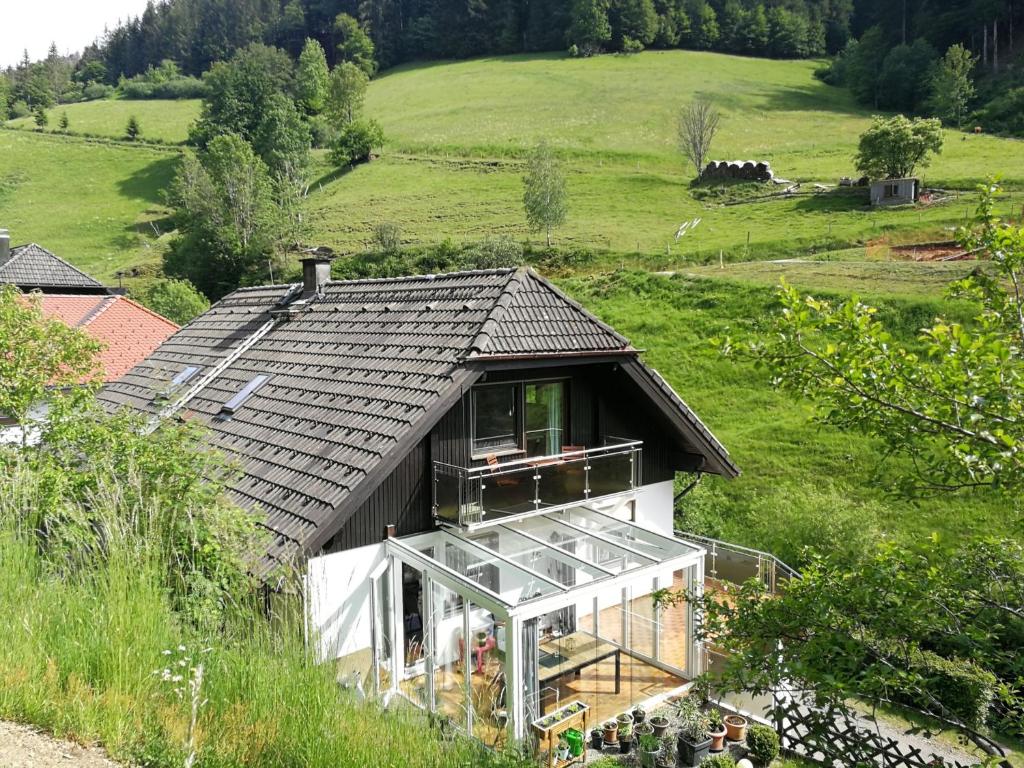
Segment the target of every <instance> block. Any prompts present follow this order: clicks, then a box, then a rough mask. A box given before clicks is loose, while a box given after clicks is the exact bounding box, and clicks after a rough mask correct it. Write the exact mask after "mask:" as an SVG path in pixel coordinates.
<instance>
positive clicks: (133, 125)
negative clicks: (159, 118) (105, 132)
mask: <svg viewBox="0 0 1024 768" xmlns="http://www.w3.org/2000/svg"><path fill="white" fill-rule="evenodd" d="M141 135H142V127H141V126H140V125H139V120H138V118H136V117H135V115H132V116H131V117H129V118H128V125H126V126H125V129H124V137H125V138H126V139H128V141H135V140H136V139H137V138H139V136H141Z"/></svg>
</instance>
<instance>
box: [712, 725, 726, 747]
mask: <svg viewBox="0 0 1024 768" xmlns="http://www.w3.org/2000/svg"><path fill="white" fill-rule="evenodd" d="M725 734H726V730H725V726H724V725H723V726H722V727H721V728H719V729H718V730H717V731H711V733H709V734H708V735H709V736H710V737H711V748H710V751H711V752H721V751H722V750H724V749H725Z"/></svg>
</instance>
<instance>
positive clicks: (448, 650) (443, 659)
mask: <svg viewBox="0 0 1024 768" xmlns="http://www.w3.org/2000/svg"><path fill="white" fill-rule="evenodd" d="M431 596H432V600H431V612H430V622H429V625H428V637H429V638H430V644H431V650H430V653H431V660H432V662H433V664H432V668H433V675H432V676H433V685H434V710H435V711H436V712H437V713H438V714H440V715H444V716H445V717H447V718H449V719H450V720H451V721H452V723H453V724H454V725H455V726H457V727H459V728H461V729H463V730H464V729H465V727H466V707H467V706H468V704H467V702H466V677H465V668H464V665H463V661H462V660H463V658H464V652H465V643H464V642H463V629H464V625H463V620H464V619H463V615H462V598H461V597H460V596H459V595H457V594H455V593H454V592H452V591H451V590H450V589H448V588H447V587H445V586H444V585H442V584H438V583H436V582H433V583H432V586H431ZM471 648H472V649H475V648H476V646H475V644H471Z"/></svg>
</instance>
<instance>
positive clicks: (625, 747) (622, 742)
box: [619, 723, 633, 755]
mask: <svg viewBox="0 0 1024 768" xmlns="http://www.w3.org/2000/svg"><path fill="white" fill-rule="evenodd" d="M632 748H633V724H632V723H619V752H621V753H622V754H624V755H628V754H629V750H630V749H632Z"/></svg>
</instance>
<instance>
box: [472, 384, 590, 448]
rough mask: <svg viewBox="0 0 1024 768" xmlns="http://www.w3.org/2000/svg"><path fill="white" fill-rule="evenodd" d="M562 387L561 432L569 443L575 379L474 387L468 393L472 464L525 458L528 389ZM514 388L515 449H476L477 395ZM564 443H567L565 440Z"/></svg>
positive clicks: (477, 385) (476, 385)
mask: <svg viewBox="0 0 1024 768" xmlns="http://www.w3.org/2000/svg"><path fill="white" fill-rule="evenodd" d="M552 383H561V384H562V385H563V386H564V393H563V396H562V400H563V402H562V423H563V426H562V430H563V432H564V433H565V436H566V438H567V439H568V438H569V437H570V436H571V434H572V425H571V418H572V407H571V402H572V401H571V396H572V394H571V393H572V377H570V376H543V377H538V378H529V379H508V380H505V381H487V382H483V383H481V384H475V385H473V387H472V388H471V389H470V390H469V395H470V396H469V406H470V407H469V422H470V423H469V436H468V437H469V457H470V459H471V460H472V461H484V460H485V459H486V458H487V457H488V456H496V457H502V456H525V455H526V386H527V385H528V384H552ZM498 386H503V387H507V386H511V387H512V388H513V390H514V392H515V400H514V403H515V430H516V447H515V448H511V447H510V448H500V449H495V450H488V449H484V448H478V447H477V444H476V442H477V437H476V410H477V409H476V394H475V393H476V391H477V390H479V389H483V388H485V387H498ZM563 443H564V440H563Z"/></svg>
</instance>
